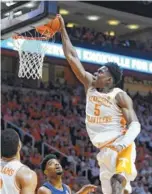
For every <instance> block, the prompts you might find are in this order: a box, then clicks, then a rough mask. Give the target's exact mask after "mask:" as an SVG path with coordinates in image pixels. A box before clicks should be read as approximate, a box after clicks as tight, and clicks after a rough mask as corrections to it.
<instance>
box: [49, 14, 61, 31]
mask: <svg viewBox="0 0 152 194" xmlns="http://www.w3.org/2000/svg"><path fill="white" fill-rule="evenodd" d="M47 26H49V27H50V28H51V29H52V31H53V32H58V31H59V30H60V21H59V18H58V17H56V18H55V19H53V20H51V21H50V22H48V24H47Z"/></svg>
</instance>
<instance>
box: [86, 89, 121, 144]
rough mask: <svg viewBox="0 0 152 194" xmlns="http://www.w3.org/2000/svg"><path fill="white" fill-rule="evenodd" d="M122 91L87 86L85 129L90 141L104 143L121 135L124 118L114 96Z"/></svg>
mask: <svg viewBox="0 0 152 194" xmlns="http://www.w3.org/2000/svg"><path fill="white" fill-rule="evenodd" d="M119 92H124V91H123V90H121V89H119V88H114V89H113V90H112V91H111V92H109V93H107V94H106V93H101V92H98V91H97V90H96V89H95V88H92V87H91V88H89V89H88V91H87V96H86V120H85V122H86V129H87V132H88V135H89V137H90V140H91V141H92V143H93V144H94V145H95V146H96V147H98V146H97V145H98V144H99V143H100V145H101V144H104V143H105V142H107V141H110V140H111V139H113V138H116V137H117V136H119V135H121V131H122V129H124V127H125V119H124V118H123V114H122V111H121V109H120V108H119V107H118V106H117V104H116V100H115V96H116V95H117V94H118V93H119Z"/></svg>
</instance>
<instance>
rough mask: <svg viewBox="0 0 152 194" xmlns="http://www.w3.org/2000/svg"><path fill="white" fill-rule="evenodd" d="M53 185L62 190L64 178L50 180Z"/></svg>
mask: <svg viewBox="0 0 152 194" xmlns="http://www.w3.org/2000/svg"><path fill="white" fill-rule="evenodd" d="M49 182H50V183H51V185H53V186H54V187H55V188H56V189H62V177H61V176H60V177H55V178H52V179H51V180H49Z"/></svg>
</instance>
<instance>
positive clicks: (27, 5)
mask: <svg viewBox="0 0 152 194" xmlns="http://www.w3.org/2000/svg"><path fill="white" fill-rule="evenodd" d="M34 6H35V4H34V3H33V2H31V3H28V4H26V5H25V7H28V8H32V7H34Z"/></svg>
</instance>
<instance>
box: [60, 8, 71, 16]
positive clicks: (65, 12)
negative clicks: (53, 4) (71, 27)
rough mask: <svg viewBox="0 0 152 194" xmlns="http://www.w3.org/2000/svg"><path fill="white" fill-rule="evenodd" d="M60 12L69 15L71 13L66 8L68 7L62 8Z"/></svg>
mask: <svg viewBox="0 0 152 194" xmlns="http://www.w3.org/2000/svg"><path fill="white" fill-rule="evenodd" d="M59 13H60V14H61V15H68V14H69V11H68V10H66V9H60V11H59Z"/></svg>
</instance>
